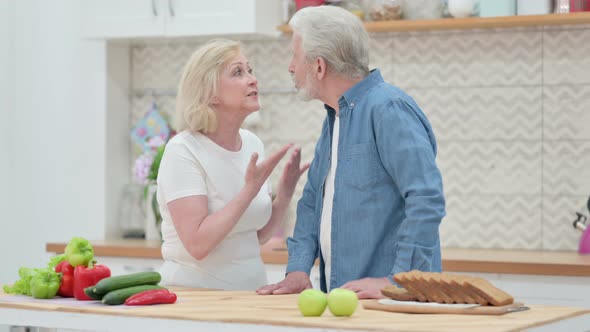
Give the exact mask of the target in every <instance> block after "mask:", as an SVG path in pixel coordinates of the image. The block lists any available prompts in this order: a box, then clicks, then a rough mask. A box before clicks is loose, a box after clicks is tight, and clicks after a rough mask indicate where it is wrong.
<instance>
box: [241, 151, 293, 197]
mask: <svg viewBox="0 0 590 332" xmlns="http://www.w3.org/2000/svg"><path fill="white" fill-rule="evenodd" d="M292 146H293V144H286V145H285V146H283V147H282V148H281V149H280V150H279V151H277V152H275V153H274V154H272V155H271V156H270V157H268V158H267V159H266V160H264V161H262V162H261V163H260V164H256V163H257V161H258V153H253V154H252V157H251V158H250V163H249V164H248V169H246V177H245V181H246V187H247V188H248V189H251V190H252V193H253V194H254V195H256V194H257V193H258V192H259V191H260V187H262V185H263V184H264V181H266V179H268V177H269V176H270V174H271V173H272V171H273V170H274V168H275V167H276V166H277V164H278V163H279V161H281V159H283V157H284V156H285V154H286V153H287V151H289V149H290V148H291V147H292Z"/></svg>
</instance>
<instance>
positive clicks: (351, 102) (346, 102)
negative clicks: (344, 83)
mask: <svg viewBox="0 0 590 332" xmlns="http://www.w3.org/2000/svg"><path fill="white" fill-rule="evenodd" d="M382 82H383V76H381V71H380V70H379V69H373V70H371V72H370V73H369V75H368V76H367V77H365V78H364V79H363V80H361V81H360V82H358V83H357V84H355V85H354V86H353V87H352V88H350V89H348V90H347V91H346V92H344V94H343V95H342V96H340V98H338V105H339V107H340V110H343V109H344V110H346V109H347V108H353V107H354V106H355V105H356V103H357V102H358V100H360V99H361V98H363V96H364V95H365V93H366V92H367V91H368V90H369V89H371V88H372V87H374V86H375V85H377V84H379V83H382ZM346 106H347V107H346ZM324 108H325V109H326V110H327V111H328V113H332V112H334V113H335V111H334V109H333V108H332V107H330V106H328V105H327V104H324Z"/></svg>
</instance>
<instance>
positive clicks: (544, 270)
mask: <svg viewBox="0 0 590 332" xmlns="http://www.w3.org/2000/svg"><path fill="white" fill-rule="evenodd" d="M91 242H92V245H93V247H94V252H95V255H97V256H107V257H131V258H148V259H162V254H161V251H160V246H161V242H160V241H145V240H112V241H91ZM65 246H66V244H65V243H47V245H46V251H47V252H56V253H62V252H64V249H65ZM261 253H262V260H263V261H264V262H265V263H266V264H287V256H288V253H287V251H286V249H285V248H270V247H268V246H266V247H262V250H261ZM442 256H443V262H442V264H443V270H444V271H448V272H453V271H454V272H477V273H507V274H530V275H552V276H576V277H590V255H579V254H578V253H576V252H574V251H557V252H553V251H525V250H494V249H443V251H442ZM316 264H317V262H316Z"/></svg>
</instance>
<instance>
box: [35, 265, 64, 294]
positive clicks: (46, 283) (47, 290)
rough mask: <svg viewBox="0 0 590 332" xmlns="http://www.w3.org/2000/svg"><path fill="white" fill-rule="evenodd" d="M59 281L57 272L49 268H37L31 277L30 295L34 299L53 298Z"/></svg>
mask: <svg viewBox="0 0 590 332" xmlns="http://www.w3.org/2000/svg"><path fill="white" fill-rule="evenodd" d="M60 282H61V281H60V278H59V274H57V272H55V271H53V270H52V269H49V268H45V269H39V270H37V273H35V274H34V275H33V277H32V278H31V295H33V297H34V298H36V299H50V298H53V297H54V296H55V295H56V294H57V290H58V289H59V284H60Z"/></svg>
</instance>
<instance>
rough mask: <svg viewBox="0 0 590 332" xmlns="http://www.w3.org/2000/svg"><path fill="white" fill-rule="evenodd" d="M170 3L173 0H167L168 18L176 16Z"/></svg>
mask: <svg viewBox="0 0 590 332" xmlns="http://www.w3.org/2000/svg"><path fill="white" fill-rule="evenodd" d="M172 1H174V0H168V11H169V12H170V16H172V17H174V16H176V13H175V12H174V4H173V3H172Z"/></svg>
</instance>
